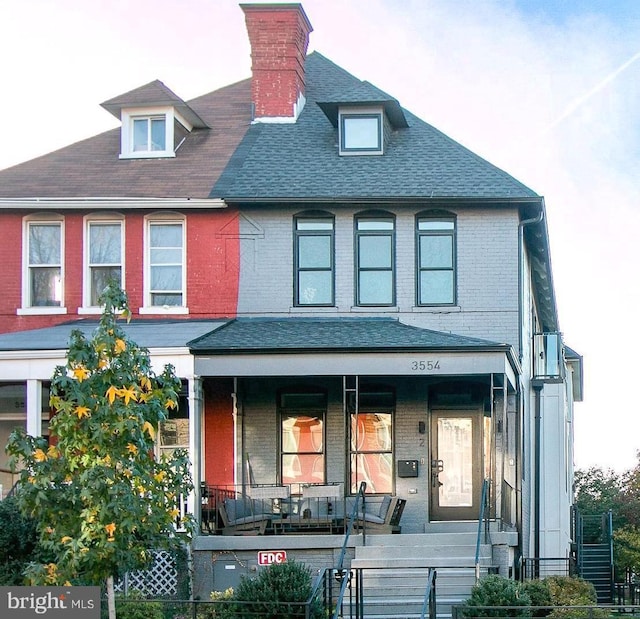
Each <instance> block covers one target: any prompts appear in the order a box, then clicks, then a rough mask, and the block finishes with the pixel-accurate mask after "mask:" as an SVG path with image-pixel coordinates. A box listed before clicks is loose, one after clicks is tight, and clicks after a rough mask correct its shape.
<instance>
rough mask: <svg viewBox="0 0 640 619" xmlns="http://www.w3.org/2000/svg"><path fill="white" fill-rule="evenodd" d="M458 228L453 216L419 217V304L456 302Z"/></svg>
mask: <svg viewBox="0 0 640 619" xmlns="http://www.w3.org/2000/svg"><path fill="white" fill-rule="evenodd" d="M455 232H456V228H455V220H454V219H453V218H452V217H421V216H419V217H418V219H417V230H416V234H417V245H418V247H417V252H416V253H417V271H418V272H417V281H418V294H417V296H418V305H452V304H454V303H455V302H456V294H455V290H456V260H455V247H456V243H455Z"/></svg>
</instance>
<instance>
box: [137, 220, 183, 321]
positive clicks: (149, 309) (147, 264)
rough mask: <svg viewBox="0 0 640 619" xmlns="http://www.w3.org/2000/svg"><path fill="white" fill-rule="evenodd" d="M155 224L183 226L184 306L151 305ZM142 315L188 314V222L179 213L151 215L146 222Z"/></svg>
mask: <svg viewBox="0 0 640 619" xmlns="http://www.w3.org/2000/svg"><path fill="white" fill-rule="evenodd" d="M154 224H165V225H170V224H179V225H180V226H182V256H181V261H182V262H181V264H182V282H181V285H182V305H171V306H170V305H152V304H151V294H152V290H151V234H150V231H151V227H152V226H153V225H154ZM139 312H140V314H188V313H189V308H188V307H187V220H186V217H184V216H183V215H180V214H179V213H164V214H160V215H149V216H147V217H145V222H144V306H143V307H141V308H140V310H139Z"/></svg>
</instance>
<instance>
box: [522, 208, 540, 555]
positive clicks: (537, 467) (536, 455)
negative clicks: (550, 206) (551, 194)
mask: <svg viewBox="0 0 640 619" xmlns="http://www.w3.org/2000/svg"><path fill="white" fill-rule="evenodd" d="M543 219H544V209H543V208H542V204H541V205H540V211H539V212H538V214H537V215H536V216H535V217H532V218H531V219H524V220H523V221H521V222H520V224H519V225H518V330H519V331H520V333H519V339H520V351H519V358H520V363H521V364H522V366H523V367H527V366H526V365H525V364H524V363H523V355H524V350H525V342H524V328H523V320H524V274H523V269H524V255H523V254H524V229H525V227H526V226H531V225H536V224H539V223H541V222H542V220H543ZM533 388H534V390H535V402H534V415H535V418H534V441H535V446H534V465H533V466H534V488H533V494H534V496H533V504H534V521H533V529H534V530H533V545H534V557H535V558H536V559H538V558H539V555H540V461H541V454H540V434H541V428H540V427H541V419H540V416H541V402H540V391H541V390H542V384H540V385H536V384H534V385H533ZM525 427H526V426H525ZM523 466H524V463H523ZM518 481H519V480H518Z"/></svg>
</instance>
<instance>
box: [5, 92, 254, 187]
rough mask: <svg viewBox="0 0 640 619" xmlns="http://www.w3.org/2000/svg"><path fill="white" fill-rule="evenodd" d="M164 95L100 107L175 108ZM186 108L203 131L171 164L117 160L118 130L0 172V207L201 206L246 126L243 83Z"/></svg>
mask: <svg viewBox="0 0 640 619" xmlns="http://www.w3.org/2000/svg"><path fill="white" fill-rule="evenodd" d="M169 93H171V91H170V90H169V89H168V88H166V87H165V86H164V84H162V82H157V81H156V82H151V84H147V85H146V86H143V87H141V88H139V89H136V90H134V91H131V92H130V93H126V94H125V95H122V96H119V97H116V98H115V99H113V100H110V101H108V102H106V104H105V105H107V106H108V107H110V108H112V110H115V109H116V108H118V106H122V105H123V104H124V103H125V102H126V104H127V105H132V104H136V102H138V103H139V102H140V101H141V100H142V99H144V100H145V101H146V102H147V103H148V102H149V101H150V100H151V99H150V98H149V97H153V96H157V97H160V98H163V100H164V101H165V102H166V103H167V104H169V102H170V101H173V103H171V104H176V103H178V102H179V101H181V99H180V98H179V97H177V95H175V94H173V93H171V95H173V98H172V97H171V95H170V94H169ZM176 100H177V101H176ZM145 104H146V103H145ZM185 105H187V104H185ZM188 107H189V109H191V110H192V111H193V113H194V114H195V115H197V117H198V118H201V119H202V122H203V123H206V125H207V126H208V127H209V128H208V129H205V128H194V130H193V131H192V132H191V133H190V134H189V135H188V136H187V137H186V139H185V141H184V142H183V144H182V145H181V146H180V148H179V149H178V151H177V155H176V157H172V158H166V159H163V158H159V159H120V158H119V154H120V128H119V127H118V128H116V129H112V130H110V131H106V132H104V133H101V134H99V135H96V136H94V137H91V138H88V139H86V140H82V141H80V142H77V143H75V144H71V145H70V146H66V147H64V148H61V149H59V150H57V151H54V152H52V153H49V154H47V155H43V156H42V157H38V158H36V159H32V160H31V161H27V162H25V163H21V164H18V165H16V166H13V167H11V168H7V169H6V170H2V171H0V199H1V198H34V197H47V198H91V197H94V198H95V197H109V198H116V197H127V198H207V197H208V196H209V193H210V191H211V187H212V186H213V184H214V183H215V182H216V180H217V178H218V176H219V175H220V174H221V172H222V171H223V170H224V168H225V166H226V164H227V162H228V160H229V157H230V156H231V154H232V153H233V151H234V150H235V149H236V146H237V145H238V143H239V142H240V140H241V139H242V137H243V136H244V134H245V131H246V130H247V128H248V127H249V125H250V122H251V84H250V80H244V81H242V82H238V83H236V84H232V85H230V86H226V87H225V88H221V89H220V90H216V91H214V92H211V93H209V94H206V95H203V96H201V97H197V98H195V99H192V100H190V101H189V102H188Z"/></svg>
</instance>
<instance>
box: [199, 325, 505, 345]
mask: <svg viewBox="0 0 640 619" xmlns="http://www.w3.org/2000/svg"><path fill="white" fill-rule="evenodd" d="M189 348H190V349H191V351H192V352H193V353H194V354H216V353H219V354H229V353H233V352H236V353H247V352H278V351H280V352H282V351H286V352H294V351H297V350H301V351H354V350H359V351H369V352H373V351H383V350H386V351H390V350H396V351H398V350H461V349H465V350H469V349H479V348H482V349H487V348H491V349H496V348H500V349H506V348H509V346H508V345H506V344H497V343H495V342H490V341H488V340H482V339H478V338H471V337H464V336H460V335H453V334H450V333H442V332H439V331H432V330H429V329H421V328H418V327H413V326H410V325H406V324H403V323H401V322H399V321H398V320H396V319H393V318H237V319H235V320H232V321H230V322H228V323H227V324H226V325H224V326H223V327H221V328H220V329H217V330H216V331H212V332H211V333H207V334H206V335H203V336H202V337H200V338H198V339H195V340H193V341H192V342H190V343H189Z"/></svg>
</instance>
